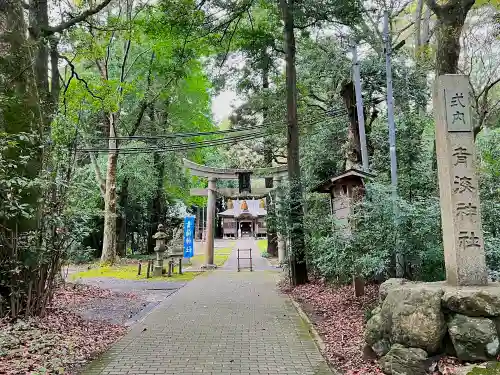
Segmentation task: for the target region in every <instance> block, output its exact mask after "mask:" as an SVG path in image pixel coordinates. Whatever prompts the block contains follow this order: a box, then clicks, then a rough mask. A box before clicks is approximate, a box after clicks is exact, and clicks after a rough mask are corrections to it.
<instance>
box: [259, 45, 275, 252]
mask: <svg viewBox="0 0 500 375" xmlns="http://www.w3.org/2000/svg"><path fill="white" fill-rule="evenodd" d="M270 65H271V57H270V56H269V54H268V53H267V50H266V48H265V47H264V49H263V51H262V91H263V92H264V93H267V91H268V89H269V68H270ZM264 100H267V94H266V95H265V99H264ZM268 118H269V108H268V106H267V103H264V106H263V107H262V120H263V123H264V124H266V123H267V119H268ZM272 147H273V145H272V140H271V139H270V138H268V137H266V138H264V167H272V165H273V150H272ZM265 184H266V185H265V186H266V188H272V187H273V178H272V177H267V178H266V180H265ZM266 206H267V209H268V211H271V199H270V196H269V195H268V196H267V197H266ZM267 228H268V231H267V253H268V254H271V255H272V256H278V237H277V235H276V231H272V230H269V228H270V227H269V226H267Z"/></svg>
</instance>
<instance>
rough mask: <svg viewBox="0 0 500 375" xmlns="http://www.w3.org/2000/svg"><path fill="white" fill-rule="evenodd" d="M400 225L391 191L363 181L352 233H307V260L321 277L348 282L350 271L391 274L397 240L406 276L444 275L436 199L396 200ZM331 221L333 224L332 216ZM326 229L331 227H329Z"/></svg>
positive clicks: (430, 277)
mask: <svg viewBox="0 0 500 375" xmlns="http://www.w3.org/2000/svg"><path fill="white" fill-rule="evenodd" d="M396 204H397V208H398V211H399V225H396V223H395V221H394V216H393V201H392V197H391V191H390V189H388V188H387V187H384V186H382V185H379V184H370V185H368V186H367V196H366V199H365V200H364V201H363V202H362V203H360V204H358V205H357V206H356V207H355V210H354V212H355V213H354V215H353V218H352V223H353V225H354V226H355V230H353V232H352V234H351V235H344V234H343V233H342V231H341V229H340V228H335V230H334V231H333V233H332V232H331V230H330V231H329V233H328V232H327V233H328V234H327V235H325V233H324V228H323V229H322V228H319V229H318V231H316V232H311V233H310V237H309V239H308V245H309V262H310V264H311V265H313V267H314V268H315V269H316V270H317V271H318V272H319V273H320V274H321V275H322V276H324V277H326V278H328V279H335V280H338V281H341V282H348V281H349V280H350V278H351V277H352V274H353V273H357V274H362V275H363V276H364V277H365V278H367V279H368V280H377V279H378V280H380V279H385V278H387V277H393V276H395V262H394V259H395V254H396V244H397V246H398V247H399V249H400V251H401V253H402V254H403V255H404V258H405V260H406V262H405V277H407V278H409V279H413V280H424V281H432V280H441V279H443V278H444V256H443V249H442V245H441V225H440V211H439V205H438V200H437V199H436V198H426V199H424V198H422V199H418V200H415V201H414V202H413V203H410V202H407V201H405V200H403V199H399V200H397V202H396ZM332 222H333V225H335V221H330V223H332ZM330 228H331V227H330Z"/></svg>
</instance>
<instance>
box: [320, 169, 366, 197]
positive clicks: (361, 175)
mask: <svg viewBox="0 0 500 375" xmlns="http://www.w3.org/2000/svg"><path fill="white" fill-rule="evenodd" d="M374 177H375V175H374V174H372V173H369V172H365V171H361V170H359V169H355V168H351V169H348V170H346V171H345V172H343V173H342V174H339V175H337V176H333V177H330V178H328V179H327V180H325V181H323V182H321V183H319V184H318V185H316V186H315V187H314V188H313V189H311V191H313V192H317V193H329V192H330V191H331V188H332V186H333V185H335V184H339V183H342V182H344V181H347V180H352V179H357V180H359V181H360V182H361V183H364V180H365V178H368V179H372V178H374Z"/></svg>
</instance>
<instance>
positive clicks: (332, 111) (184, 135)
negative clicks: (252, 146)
mask: <svg viewBox="0 0 500 375" xmlns="http://www.w3.org/2000/svg"><path fill="white" fill-rule="evenodd" d="M343 113H345V109H342V108H341V109H336V108H334V109H330V110H328V111H326V114H327V115H329V116H332V115H340V114H343ZM321 116H323V115H318V116H315V118H316V119H317V118H320V117H321ZM273 125H286V123H285V122H270V123H267V124H262V125H255V126H250V127H245V128H240V129H228V130H214V131H206V132H186V133H172V134H165V135H155V136H148V135H135V136H117V137H106V138H97V137H94V138H90V140H106V141H107V140H109V139H116V140H146V139H147V140H157V139H171V138H189V137H198V136H210V135H219V134H230V133H238V132H244V131H251V130H256V129H262V128H268V127H270V126H273Z"/></svg>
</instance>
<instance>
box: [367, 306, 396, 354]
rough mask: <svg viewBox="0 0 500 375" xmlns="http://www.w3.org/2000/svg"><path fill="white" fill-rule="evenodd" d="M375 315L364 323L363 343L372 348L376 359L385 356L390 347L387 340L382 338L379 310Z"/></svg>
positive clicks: (382, 328)
mask: <svg viewBox="0 0 500 375" xmlns="http://www.w3.org/2000/svg"><path fill="white" fill-rule="evenodd" d="M375 312H378V313H377V314H374V315H372V317H371V318H370V320H368V322H367V323H366V327H365V336H364V338H365V342H366V343H367V344H368V345H369V346H370V347H371V348H372V350H373V351H374V352H375V354H376V355H377V356H378V357H381V356H383V355H386V354H387V352H388V351H389V348H390V347H391V344H390V342H389V340H387V339H386V338H385V337H384V336H385V335H384V327H383V325H382V318H381V315H380V309H379V308H377V309H376V310H375Z"/></svg>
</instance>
